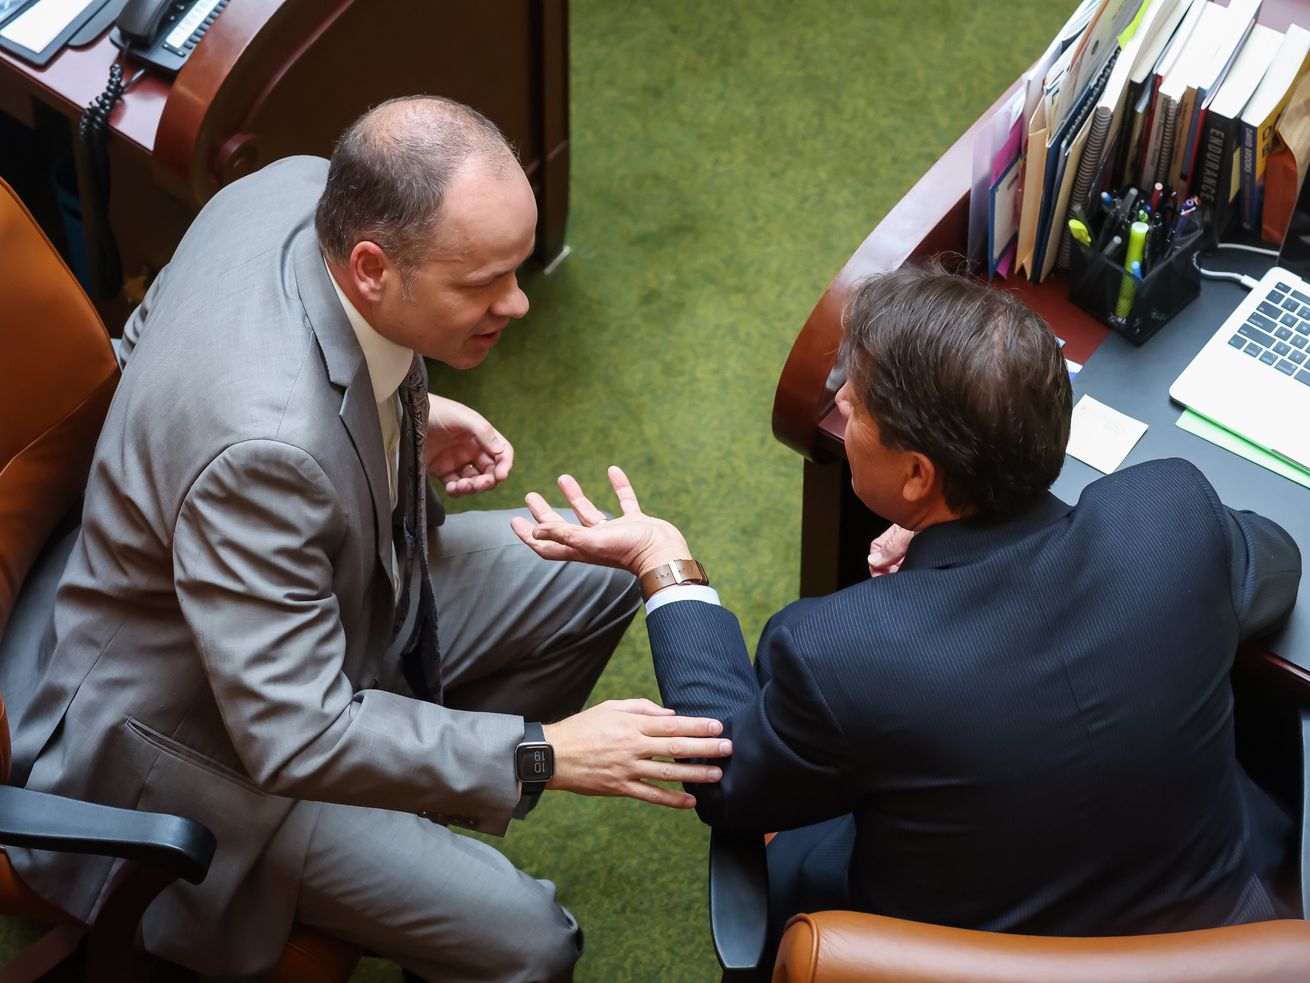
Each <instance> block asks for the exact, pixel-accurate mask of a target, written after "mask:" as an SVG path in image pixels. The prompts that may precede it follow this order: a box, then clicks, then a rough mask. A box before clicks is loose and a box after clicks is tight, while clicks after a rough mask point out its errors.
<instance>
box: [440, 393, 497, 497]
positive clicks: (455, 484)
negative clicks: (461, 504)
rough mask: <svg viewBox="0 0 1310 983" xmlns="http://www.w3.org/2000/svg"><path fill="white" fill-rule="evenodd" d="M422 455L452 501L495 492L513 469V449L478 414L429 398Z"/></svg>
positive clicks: (442, 399)
mask: <svg viewBox="0 0 1310 983" xmlns="http://www.w3.org/2000/svg"><path fill="white" fill-rule="evenodd" d="M424 454H425V455H426V457H427V465H428V472H429V473H430V474H434V475H436V476H437V479H438V480H439V481H440V482H441V483H442V485H443V486H444V487H445V489H446V494H447V495H449V496H451V497H452V498H458V497H459V496H460V495H471V494H473V493H475V492H483V491H488V490H490V489H492V488H495V487H496V486H497V485H498V484H500V483H501V482H502V481H504V480H505V479H506V478H508V477H509V470H510V468H511V467H513V466H514V448H513V447H512V446H511V445H510V442H509V441H508V440H506V439H505V438H504V437H502V436H501V434H500V432H499V431H498V430H496V428H495V427H493V426H492V425H491V424H490V423H488V422H487V420H486V418H485V417H483V415H482V414H481V413H479V412H478V411H477V410H475V409H472V408H471V407H468V406H465V405H464V404H463V403H457V402H455V400H453V399H446V398H444V397H442V396H435V395H431V394H429V396H428V430H427V440H426V441H425V446H424Z"/></svg>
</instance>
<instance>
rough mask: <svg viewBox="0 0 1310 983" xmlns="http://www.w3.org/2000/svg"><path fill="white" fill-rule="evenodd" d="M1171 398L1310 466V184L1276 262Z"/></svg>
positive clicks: (1173, 388)
mask: <svg viewBox="0 0 1310 983" xmlns="http://www.w3.org/2000/svg"><path fill="white" fill-rule="evenodd" d="M1169 395H1170V396H1171V397H1173V399H1174V400H1175V401H1176V402H1179V403H1182V404H1183V405H1184V406H1186V407H1188V408H1189V409H1192V410H1194V411H1196V412H1197V413H1199V414H1201V415H1202V416H1204V417H1207V418H1209V419H1210V420H1213V421H1214V422H1215V423H1217V424H1219V425H1220V426H1222V427H1224V428H1225V429H1227V430H1231V431H1232V432H1233V433H1235V434H1238V435H1240V436H1242V437H1245V438H1246V439H1247V440H1249V441H1251V443H1253V444H1258V445H1259V446H1261V447H1263V448H1264V449H1265V450H1268V451H1272V452H1273V453H1274V454H1277V455H1278V456H1279V457H1281V458H1284V459H1286V460H1288V461H1291V462H1292V463H1293V464H1298V465H1300V466H1301V467H1303V468H1310V180H1307V181H1306V182H1305V185H1304V187H1302V189H1301V194H1300V196H1299V200H1298V201H1297V203H1296V209H1295V210H1294V212H1293V214H1292V222H1291V226H1290V227H1289V229H1288V232H1287V239H1286V240H1285V241H1284V243H1283V248H1282V251H1281V252H1280V253H1279V256H1278V265H1277V266H1275V267H1274V268H1273V269H1271V270H1270V271H1269V272H1268V273H1266V274H1265V275H1264V276H1263V277H1262V278H1261V279H1260V282H1259V285H1258V286H1256V288H1255V289H1254V290H1252V291H1251V292H1250V293H1249V294H1248V295H1247V296H1246V298H1245V299H1244V300H1243V301H1242V303H1241V304H1239V305H1238V306H1237V309H1236V310H1235V311H1233V313H1232V314H1231V315H1229V317H1228V319H1227V320H1226V321H1224V323H1223V324H1222V325H1221V326H1220V328H1219V330H1218V331H1216V332H1215V333H1214V336H1213V337H1212V338H1211V339H1210V340H1209V341H1208V342H1206V345H1205V347H1204V348H1202V349H1201V351H1200V352H1198V353H1197V355H1196V358H1194V359H1192V361H1191V363H1190V364H1189V365H1188V366H1187V368H1186V369H1184V370H1183V374H1182V375H1180V376H1179V377H1178V378H1177V379H1176V380H1175V381H1174V384H1173V385H1172V386H1170V387H1169Z"/></svg>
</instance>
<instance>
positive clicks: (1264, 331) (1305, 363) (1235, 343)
mask: <svg viewBox="0 0 1310 983" xmlns="http://www.w3.org/2000/svg"><path fill="white" fill-rule="evenodd" d="M1228 344H1229V345H1231V346H1232V347H1233V348H1236V349H1238V350H1239V351H1241V352H1242V353H1243V354H1246V355H1250V356H1251V357H1252V358H1254V359H1256V360H1257V361H1259V362H1260V363H1261V364H1262V365H1267V366H1269V367H1270V368H1271V369H1273V370H1274V371H1275V372H1281V373H1282V374H1283V375H1285V376H1289V377H1290V378H1293V379H1295V380H1296V381H1297V382H1299V383H1301V384H1303V385H1306V386H1310V296H1307V295H1306V294H1303V293H1301V292H1300V291H1299V290H1293V289H1292V288H1291V287H1290V286H1289V285H1288V284H1286V283H1275V284H1274V286H1273V287H1272V288H1271V289H1270V291H1269V293H1268V294H1267V295H1266V296H1265V298H1264V300H1262V301H1260V303H1259V304H1258V305H1257V306H1256V309H1255V310H1254V311H1252V312H1251V313H1250V314H1249V315H1248V316H1247V318H1246V323H1245V324H1243V325H1242V326H1241V327H1239V328H1238V329H1237V334H1235V335H1233V336H1232V337H1231V338H1229V339H1228Z"/></svg>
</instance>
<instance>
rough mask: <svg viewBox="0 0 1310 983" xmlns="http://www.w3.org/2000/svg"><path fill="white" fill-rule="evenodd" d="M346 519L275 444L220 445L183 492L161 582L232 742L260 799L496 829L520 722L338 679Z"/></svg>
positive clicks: (305, 460)
mask: <svg viewBox="0 0 1310 983" xmlns="http://www.w3.org/2000/svg"><path fill="white" fill-rule="evenodd" d="M351 521H352V520H351V518H350V517H349V516H347V515H346V513H345V510H344V509H343V508H342V505H341V496H339V495H338V494H336V492H335V490H334V489H333V487H332V486H331V483H330V482H329V480H328V478H327V476H326V475H325V474H324V472H323V470H322V469H321V468H320V467H319V465H318V463H317V462H316V461H315V460H314V459H313V458H312V457H311V456H310V455H308V454H307V453H305V452H304V451H302V450H300V449H299V448H296V447H292V446H289V445H287V444H283V443H279V442H276V441H269V440H251V441H246V442H243V443H239V444H235V445H233V446H231V447H229V448H227V449H226V450H225V451H224V452H223V453H222V454H220V455H219V456H218V457H217V458H216V459H215V460H214V461H212V462H211V463H210V465H209V466H208V467H207V468H206V469H205V470H204V471H203V472H202V473H201V474H200V476H199V477H198V478H197V479H196V481H195V482H194V484H193V485H192V487H191V488H190V490H189V491H188V494H187V496H186V498H185V500H184V501H183V504H182V508H181V510H180V512H179V514H178V518H177V523H176V526H175V531H174V540H173V560H174V580H175V584H176V589H177V596H178V599H179V601H180V604H181V608H182V613H183V615H184V617H185V618H186V621H187V624H188V626H189V627H190V629H191V633H192V635H193V637H194V638H195V642H196V648H197V651H198V652H199V654H200V658H201V660H202V662H203V664H204V670H205V672H206V674H207V676H208V679H209V683H210V686H211V688H212V690H213V694H214V698H215V700H216V701H217V703H218V707H219V710H220V712H221V714H222V716H223V721H224V724H225V725H226V727H227V731H228V734H229V736H230V738H231V740H232V744H233V746H234V747H235V748H236V751H237V753H238V755H239V756H240V758H241V761H242V764H243V765H244V766H245V769H246V771H247V773H248V774H249V775H250V776H251V778H252V779H253V780H254V781H255V783H256V784H257V785H259V786H260V787H261V788H262V789H264V790H265V791H268V792H272V793H275V794H278V795H287V796H294V797H296V798H305V799H317V800H323V801H330V802H342V803H348V804H352V805H361V806H376V807H380V808H385V809H395V810H400V811H409V812H420V811H426V812H431V813H437V814H446V815H449V816H452V817H459V818H458V819H455V820H454V821H458V822H461V823H462V825H467V826H470V827H474V828H477V829H480V830H482V831H484V832H491V833H496V834H500V833H503V832H504V830H505V827H506V825H508V821H509V815H510V811H511V810H512V809H513V807H514V805H515V803H516V802H517V800H518V786H517V783H516V781H515V778H514V774H513V749H514V746H515V745H516V744H517V743H518V742H519V740H520V739H521V738H522V735H523V724H522V720H521V718H519V717H514V716H508V715H503V714H492V713H468V712H463V711H459V710H450V709H446V708H444V707H440V706H435V705H432V704H429V703H424V702H422V701H419V700H415V699H410V698H407V697H403V696H399V695H396V694H392V693H386V692H382V691H379V690H365V691H363V692H355V691H354V688H353V686H352V685H351V683H350V680H349V679H348V678H347V677H346V675H345V674H344V672H343V665H344V659H345V651H346V639H345V633H344V629H343V627H342V622H341V617H340V612H339V608H338V604H337V598H336V597H335V595H334V594H333V590H332V585H333V557H334V555H336V553H337V550H338V548H339V545H340V543H341V541H342V539H343V537H344V536H345V535H346V532H347V530H348V526H347V523H349V522H351Z"/></svg>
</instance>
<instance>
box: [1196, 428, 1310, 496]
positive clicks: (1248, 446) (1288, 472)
mask: <svg viewBox="0 0 1310 983" xmlns="http://www.w3.org/2000/svg"><path fill="white" fill-rule="evenodd" d="M1178 425H1179V426H1180V427H1182V428H1183V429H1184V430H1186V431H1187V432H1188V433H1194V434H1196V435H1197V436H1198V437H1200V438H1201V439H1202V440H1208V441H1210V443H1212V444H1214V445H1216V446H1218V447H1222V448H1223V449H1224V450H1226V451H1232V452H1233V453H1234V454H1237V455H1239V456H1240V457H1244V458H1246V459H1247V460H1248V461H1252V462H1253V463H1255V464H1258V465H1260V467H1262V468H1268V469H1269V470H1270V471H1272V472H1274V474H1281V475H1282V476H1283V477H1284V478H1289V479H1291V480H1292V481H1295V482H1296V483H1297V484H1298V485H1303V486H1304V487H1306V488H1310V471H1307V470H1305V469H1304V468H1299V467H1297V466H1296V465H1295V464H1292V463H1291V462H1290V461H1284V460H1283V459H1282V458H1281V457H1279V456H1278V455H1277V454H1270V453H1269V452H1268V451H1267V450H1265V449H1264V448H1263V447H1257V446H1256V445H1255V444H1253V443H1251V442H1250V441H1249V440H1247V439H1246V438H1245V437H1239V436H1237V434H1235V433H1233V432H1232V431H1231V430H1225V429H1224V428H1223V427H1221V426H1219V424H1217V423H1212V422H1211V421H1209V420H1207V419H1206V418H1205V417H1203V416H1199V415H1198V414H1196V413H1193V412H1192V411H1191V410H1183V415H1182V416H1180V417H1179V418H1178Z"/></svg>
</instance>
